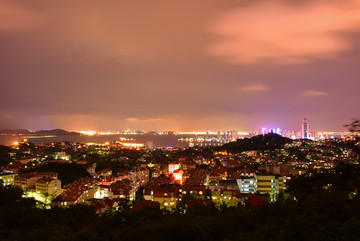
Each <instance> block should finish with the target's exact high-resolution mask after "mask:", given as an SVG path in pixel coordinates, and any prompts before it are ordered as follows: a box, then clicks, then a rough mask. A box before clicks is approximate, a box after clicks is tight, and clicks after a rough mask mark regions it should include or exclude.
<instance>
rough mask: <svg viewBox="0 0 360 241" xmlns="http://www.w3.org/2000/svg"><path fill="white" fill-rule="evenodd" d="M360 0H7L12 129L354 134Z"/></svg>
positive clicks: (1, 73) (1, 103)
mask: <svg viewBox="0 0 360 241" xmlns="http://www.w3.org/2000/svg"><path fill="white" fill-rule="evenodd" d="M359 77H360V0H273V1H267V0H251V1H250V0H249V1H247V0H182V1H169V0H140V1H130V0H128V1H125V0H105V1H98V0H77V1H73V0H62V1H57V0H54V1H49V0H0V81H1V88H0V128H28V129H33V130H34V129H51V128H64V129H67V130H80V129H95V130H121V129H128V128H130V129H143V130H175V129H176V130H199V129H201V130H203V129H207V128H209V129H211V130H243V131H246V130H248V131H251V130H254V129H258V128H260V127H265V126H266V127H280V128H282V129H299V128H300V125H301V123H302V119H303V118H304V117H307V118H308V119H309V122H310V127H312V128H314V129H319V130H344V128H343V127H342V125H343V124H347V123H349V122H350V121H351V118H356V117H359V116H360V108H359V103H360V95H359V90H360V81H359V80H360V78H359Z"/></svg>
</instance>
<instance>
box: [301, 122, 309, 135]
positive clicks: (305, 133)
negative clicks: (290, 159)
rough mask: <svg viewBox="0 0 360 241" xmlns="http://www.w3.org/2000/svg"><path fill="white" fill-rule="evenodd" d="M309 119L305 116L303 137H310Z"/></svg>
mask: <svg viewBox="0 0 360 241" xmlns="http://www.w3.org/2000/svg"><path fill="white" fill-rule="evenodd" d="M309 137H310V136H309V121H308V120H307V119H306V118H304V120H303V124H302V138H304V139H307V138H309Z"/></svg>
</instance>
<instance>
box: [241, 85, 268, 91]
mask: <svg viewBox="0 0 360 241" xmlns="http://www.w3.org/2000/svg"><path fill="white" fill-rule="evenodd" d="M269 89H270V88H269V87H268V86H266V85H263V84H254V85H246V86H240V87H238V90H239V91H242V92H259V91H265V90H269Z"/></svg>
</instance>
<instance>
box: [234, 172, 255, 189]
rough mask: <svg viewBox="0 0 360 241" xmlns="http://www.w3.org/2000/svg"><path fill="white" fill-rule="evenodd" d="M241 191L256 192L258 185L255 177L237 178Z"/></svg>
mask: <svg viewBox="0 0 360 241" xmlns="http://www.w3.org/2000/svg"><path fill="white" fill-rule="evenodd" d="M236 182H237V184H238V187H239V190H240V192H241V193H256V190H257V185H256V179H255V177H245V176H244V177H241V178H239V179H236Z"/></svg>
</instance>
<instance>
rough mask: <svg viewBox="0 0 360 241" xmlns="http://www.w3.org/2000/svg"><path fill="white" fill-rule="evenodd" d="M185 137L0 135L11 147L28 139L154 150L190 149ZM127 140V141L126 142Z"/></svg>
mask: <svg viewBox="0 0 360 241" xmlns="http://www.w3.org/2000/svg"><path fill="white" fill-rule="evenodd" d="M188 137H189V136H185V135H148V134H143V135H131V134H126V135H124V134H122V135H121V134H116V135H93V136H87V135H58V136H56V135H51V136H50V135H49V136H34V135H0V145H5V146H10V145H12V144H14V143H15V142H20V141H23V140H24V139H27V140H28V141H29V142H32V143H34V144H41V143H51V142H63V141H68V142H76V143H88V142H92V143H102V144H103V143H106V142H114V141H121V140H123V142H136V143H144V144H146V142H152V145H153V147H154V148H159V147H167V148H185V147H188V145H189V143H188V142H182V141H179V139H180V138H188ZM124 139H125V140H124Z"/></svg>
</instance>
